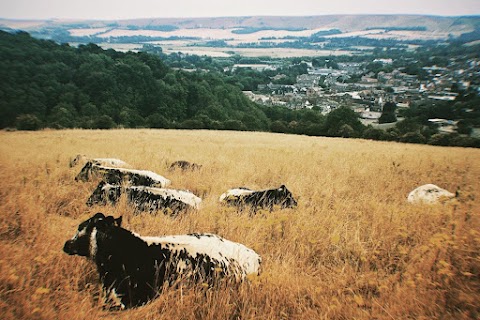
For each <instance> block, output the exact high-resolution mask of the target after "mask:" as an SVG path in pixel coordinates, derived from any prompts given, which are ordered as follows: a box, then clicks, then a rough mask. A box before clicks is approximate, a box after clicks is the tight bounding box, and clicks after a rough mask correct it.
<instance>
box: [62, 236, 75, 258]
mask: <svg viewBox="0 0 480 320" xmlns="http://www.w3.org/2000/svg"><path fill="white" fill-rule="evenodd" d="M63 251H64V252H65V253H68V254H70V255H72V254H75V251H74V250H73V241H72V240H68V241H67V242H65V245H64V246H63Z"/></svg>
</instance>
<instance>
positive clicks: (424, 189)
mask: <svg viewBox="0 0 480 320" xmlns="http://www.w3.org/2000/svg"><path fill="white" fill-rule="evenodd" d="M454 197H455V194H453V193H451V192H450V191H447V190H445V189H442V188H440V187H438V186H436V185H434V184H425V185H423V186H420V187H418V188H416V189H415V190H413V191H412V192H410V193H409V194H408V197H407V201H408V202H410V203H426V204H435V203H438V202H439V201H440V200H441V199H442V198H443V199H451V198H454Z"/></svg>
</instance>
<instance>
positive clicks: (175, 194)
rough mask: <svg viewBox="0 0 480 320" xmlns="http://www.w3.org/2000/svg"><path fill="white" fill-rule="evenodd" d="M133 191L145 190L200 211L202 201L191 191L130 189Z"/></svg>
mask: <svg viewBox="0 0 480 320" xmlns="http://www.w3.org/2000/svg"><path fill="white" fill-rule="evenodd" d="M130 188H131V189H133V190H144V191H148V192H150V193H152V194H156V195H160V196H162V197H164V198H166V197H170V198H173V199H176V200H178V201H181V202H183V203H186V204H188V205H189V206H191V207H193V208H195V209H198V208H199V207H200V203H201V202H202V199H200V198H199V197H197V196H196V195H194V194H193V193H191V192H190V191H185V190H175V189H164V188H153V187H135V186H133V187H130Z"/></svg>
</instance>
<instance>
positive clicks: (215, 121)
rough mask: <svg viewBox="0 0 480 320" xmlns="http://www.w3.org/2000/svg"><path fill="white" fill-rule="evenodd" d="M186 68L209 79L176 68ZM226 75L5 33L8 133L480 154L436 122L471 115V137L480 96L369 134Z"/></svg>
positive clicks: (0, 70) (294, 67) (3, 103)
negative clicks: (187, 135)
mask: <svg viewBox="0 0 480 320" xmlns="http://www.w3.org/2000/svg"><path fill="white" fill-rule="evenodd" d="M237 58H238V59H240V58H239V57H237ZM235 62H239V61H235ZM185 65H191V66H195V67H196V68H202V69H205V70H208V71H196V72H187V71H182V70H179V69H177V68H173V67H184V66H185ZM222 67H223V65H222V62H221V61H220V62H219V61H216V60H212V58H209V57H197V56H183V57H182V56H181V55H178V54H174V55H170V56H166V55H163V54H162V53H161V52H159V53H157V54H151V53H146V52H139V53H134V52H127V53H122V52H117V51H114V50H112V49H108V50H104V49H102V48H101V47H99V46H97V45H95V44H86V45H80V46H78V48H77V47H72V46H70V45H68V44H57V43H56V42H54V41H51V40H38V39H35V38H33V37H31V36H30V35H29V34H28V33H25V32H18V33H7V32H2V31H0V79H1V80H0V81H1V85H0V128H16V129H19V130H37V129H41V128H45V127H48V128H58V129H61V128H92V129H93V128H96V129H109V128H118V127H124V128H140V127H149V128H176V129H220V130H255V131H272V132H284V133H296V134H307V135H317V136H320V135H322V136H341V137H359V138H367V139H374V140H390V141H401V142H412V143H431V144H436V145H460V146H471V147H480V142H479V140H477V139H474V138H470V137H468V136H467V135H459V134H453V135H445V134H438V133H437V129H436V128H435V127H432V126H431V125H428V122H427V121H426V120H427V119H428V118H429V117H443V118H447V119H455V118H458V116H459V115H460V113H461V112H462V110H465V108H467V107H468V108H470V109H472V110H474V113H473V114H470V117H472V116H473V118H471V119H467V120H466V121H464V123H463V125H462V123H461V127H462V128H463V130H464V132H460V133H466V134H468V133H469V132H470V131H471V130H472V126H473V125H475V126H476V125H478V123H477V122H478V118H479V117H477V114H478V112H480V110H479V108H480V107H479V104H478V102H479V98H478V96H477V94H472V93H465V94H463V95H462V96H461V101H455V102H454V103H455V105H454V104H450V103H445V104H437V105H436V106H431V105H418V106H415V107H414V108H412V110H410V111H409V112H408V113H407V114H405V115H404V116H406V120H405V121H402V122H398V123H397V125H396V126H395V128H392V129H389V130H388V131H382V130H379V129H375V128H372V127H365V126H364V125H362V124H361V122H360V121H359V119H358V117H357V115H356V114H355V113H354V112H353V111H352V110H351V109H350V108H348V106H344V107H341V108H339V109H337V110H334V111H332V112H331V113H329V114H328V115H327V116H323V115H322V114H321V113H320V112H319V110H290V109H287V108H283V107H266V106H259V105H257V104H255V103H253V102H251V101H250V100H249V99H247V98H246V97H245V96H244V95H243V93H242V90H248V89H250V88H252V87H256V84H257V82H258V81H264V79H268V77H269V74H268V73H259V72H256V71H253V70H248V69H247V70H239V71H237V72H235V73H227V74H225V73H223V72H220V70H222ZM373 67H375V66H372V68H373ZM305 68H306V66H305V65H302V64H301V63H292V64H291V66H290V67H285V68H284V70H282V72H284V73H285V74H287V79H289V78H290V79H294V78H295V76H296V75H297V74H301V73H303V72H304V71H305V70H304V69H305ZM263 83H265V82H263ZM392 110H394V106H392V108H391V109H390V112H392ZM442 113H447V114H446V115H445V116H444V115H443V114H442Z"/></svg>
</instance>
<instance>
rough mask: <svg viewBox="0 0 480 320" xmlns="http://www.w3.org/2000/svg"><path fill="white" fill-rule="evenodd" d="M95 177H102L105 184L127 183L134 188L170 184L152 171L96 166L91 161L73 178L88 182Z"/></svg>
mask: <svg viewBox="0 0 480 320" xmlns="http://www.w3.org/2000/svg"><path fill="white" fill-rule="evenodd" d="M95 175H98V176H102V177H103V180H104V181H105V182H107V183H110V184H117V185H120V184H122V183H124V182H127V183H128V184H130V185H134V186H158V187H161V188H164V187H166V186H168V185H169V184H170V183H171V182H170V180H168V179H167V178H165V177H162V176H161V175H159V174H156V173H155V172H152V171H147V170H135V169H126V168H113V167H106V166H101V165H97V164H95V163H93V162H92V161H89V162H87V163H86V164H85V166H84V167H83V168H82V170H80V173H79V174H78V175H77V176H76V177H75V180H76V181H79V180H80V181H89V180H91V179H92V177H93V176H95Z"/></svg>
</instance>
